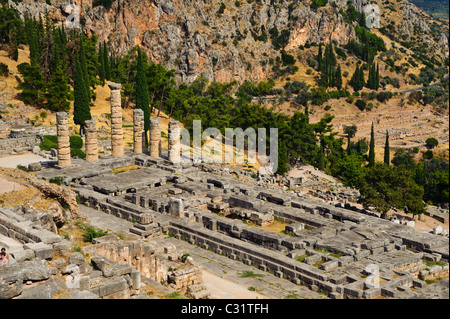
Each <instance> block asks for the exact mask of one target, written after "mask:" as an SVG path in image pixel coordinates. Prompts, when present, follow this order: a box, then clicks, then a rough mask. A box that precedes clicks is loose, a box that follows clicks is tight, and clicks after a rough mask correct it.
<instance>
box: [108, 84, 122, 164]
mask: <svg viewBox="0 0 450 319" xmlns="http://www.w3.org/2000/svg"><path fill="white" fill-rule="evenodd" d="M108 86H109V88H110V89H111V145H112V156H114V157H120V156H123V128H122V105H121V104H122V102H121V101H122V100H121V97H120V88H121V85H120V84H117V83H112V84H108Z"/></svg>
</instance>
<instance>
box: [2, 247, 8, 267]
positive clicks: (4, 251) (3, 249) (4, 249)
mask: <svg viewBox="0 0 450 319" xmlns="http://www.w3.org/2000/svg"><path fill="white" fill-rule="evenodd" d="M1 252H2V253H5V256H6V260H8V263H9V255H8V254H7V253H6V248H5V247H3V248H2V250H1Z"/></svg>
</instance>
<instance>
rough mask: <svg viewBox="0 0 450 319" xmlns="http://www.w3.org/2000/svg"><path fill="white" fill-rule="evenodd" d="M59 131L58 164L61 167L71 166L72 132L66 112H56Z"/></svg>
mask: <svg viewBox="0 0 450 319" xmlns="http://www.w3.org/2000/svg"><path fill="white" fill-rule="evenodd" d="M56 122H57V124H58V126H57V133H58V165H59V166H61V167H65V166H70V164H71V157H70V132H69V124H68V121H67V113H66V112H58V113H56Z"/></svg>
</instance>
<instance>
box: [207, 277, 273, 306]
mask: <svg viewBox="0 0 450 319" xmlns="http://www.w3.org/2000/svg"><path fill="white" fill-rule="evenodd" d="M203 282H204V284H205V285H206V288H207V289H208V290H209V291H210V292H211V296H210V298H214V299H268V297H267V296H265V295H263V294H260V293H258V292H255V291H250V290H248V288H247V287H244V286H242V285H239V284H237V283H235V282H233V281H231V280H228V279H225V278H222V277H220V276H217V275H215V274H213V273H211V272H209V271H206V270H203Z"/></svg>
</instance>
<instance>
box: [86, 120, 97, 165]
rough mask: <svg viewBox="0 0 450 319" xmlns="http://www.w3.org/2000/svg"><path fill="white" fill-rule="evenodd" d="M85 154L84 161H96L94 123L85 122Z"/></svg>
mask: <svg viewBox="0 0 450 319" xmlns="http://www.w3.org/2000/svg"><path fill="white" fill-rule="evenodd" d="M84 124H85V130H84V132H85V137H86V140H85V143H84V145H85V152H86V161H87V162H95V161H97V160H98V141H97V128H96V127H95V121H93V120H89V121H85V122H84Z"/></svg>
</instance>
